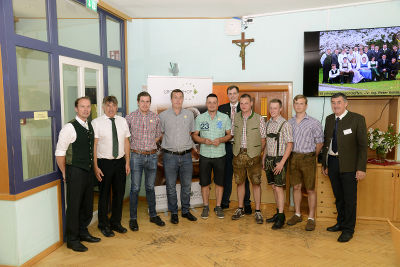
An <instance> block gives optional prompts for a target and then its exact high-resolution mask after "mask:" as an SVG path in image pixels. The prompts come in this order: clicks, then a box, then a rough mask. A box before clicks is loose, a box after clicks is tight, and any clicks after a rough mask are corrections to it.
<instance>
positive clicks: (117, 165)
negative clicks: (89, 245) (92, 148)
mask: <svg viewBox="0 0 400 267" xmlns="http://www.w3.org/2000/svg"><path fill="white" fill-rule="evenodd" d="M97 164H98V166H99V168H100V169H101V171H102V172H103V174H104V176H103V178H102V181H101V182H100V183H99V191H100V195H99V228H104V227H110V225H120V224H121V217H122V202H123V200H124V194H125V184H126V171H125V158H124V157H123V158H120V159H112V160H108V159H99V160H97ZM111 189H112V202H111V203H112V206H111V218H110V220H108V215H107V214H108V211H109V203H110V191H111Z"/></svg>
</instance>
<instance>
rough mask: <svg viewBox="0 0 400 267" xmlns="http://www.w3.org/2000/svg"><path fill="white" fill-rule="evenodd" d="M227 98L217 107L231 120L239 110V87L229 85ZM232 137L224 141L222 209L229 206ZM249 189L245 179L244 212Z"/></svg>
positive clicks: (246, 212)
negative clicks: (225, 101) (224, 102)
mask: <svg viewBox="0 0 400 267" xmlns="http://www.w3.org/2000/svg"><path fill="white" fill-rule="evenodd" d="M226 92H227V94H228V98H229V103H226V104H223V105H221V106H219V107H218V111H219V112H222V113H224V114H226V115H228V116H229V118H230V119H231V121H232V124H233V120H234V116H235V114H236V113H238V112H239V111H240V105H239V87H237V86H236V85H231V86H229V87H228V89H227V90H226ZM232 143H233V139H232V140H230V141H228V142H226V143H225V150H226V160H225V177H224V193H223V195H222V202H221V207H222V208H223V209H227V208H229V202H230V200H229V199H230V197H231V193H232V175H233V166H232V160H233V152H232ZM252 212H253V211H252V209H251V201H250V189H249V179H246V181H245V195H244V213H245V214H248V215H249V214H251V213H252Z"/></svg>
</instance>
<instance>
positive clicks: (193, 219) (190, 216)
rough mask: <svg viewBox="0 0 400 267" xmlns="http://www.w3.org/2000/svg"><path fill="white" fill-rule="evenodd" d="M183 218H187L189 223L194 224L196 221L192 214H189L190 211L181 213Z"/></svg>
mask: <svg viewBox="0 0 400 267" xmlns="http://www.w3.org/2000/svg"><path fill="white" fill-rule="evenodd" d="M182 217H183V218H187V219H188V220H189V221H192V222H195V221H197V218H196V217H194V216H193V214H191V213H190V211H188V212H186V213H182Z"/></svg>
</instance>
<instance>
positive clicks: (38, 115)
mask: <svg viewBox="0 0 400 267" xmlns="http://www.w3.org/2000/svg"><path fill="white" fill-rule="evenodd" d="M48 118H49V117H48V115H47V111H35V112H33V119H34V120H35V121H37V120H47V119H48Z"/></svg>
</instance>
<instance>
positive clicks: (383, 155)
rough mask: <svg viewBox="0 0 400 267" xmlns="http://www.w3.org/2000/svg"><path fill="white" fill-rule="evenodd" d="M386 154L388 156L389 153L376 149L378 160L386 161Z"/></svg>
mask: <svg viewBox="0 0 400 267" xmlns="http://www.w3.org/2000/svg"><path fill="white" fill-rule="evenodd" d="M386 156H387V153H381V152H378V151H376V159H377V161H379V162H382V163H383V162H385V161H386Z"/></svg>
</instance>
